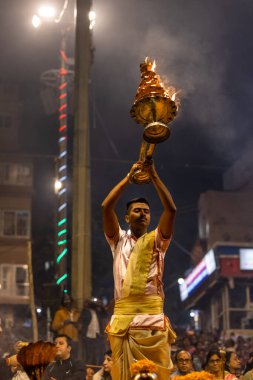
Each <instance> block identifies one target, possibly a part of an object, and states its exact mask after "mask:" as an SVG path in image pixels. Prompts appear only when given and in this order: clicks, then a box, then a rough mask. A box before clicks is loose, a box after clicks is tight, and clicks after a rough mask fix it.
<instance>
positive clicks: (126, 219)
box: [125, 214, 129, 224]
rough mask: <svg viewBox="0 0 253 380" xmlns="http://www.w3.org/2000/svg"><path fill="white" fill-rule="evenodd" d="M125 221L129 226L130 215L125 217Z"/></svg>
mask: <svg viewBox="0 0 253 380" xmlns="http://www.w3.org/2000/svg"><path fill="white" fill-rule="evenodd" d="M125 221H126V222H127V224H128V223H129V215H128V214H126V215H125Z"/></svg>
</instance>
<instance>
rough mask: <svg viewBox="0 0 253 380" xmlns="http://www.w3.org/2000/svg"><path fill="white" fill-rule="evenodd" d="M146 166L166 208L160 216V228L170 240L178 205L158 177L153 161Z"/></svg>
mask: <svg viewBox="0 0 253 380" xmlns="http://www.w3.org/2000/svg"><path fill="white" fill-rule="evenodd" d="M144 165H146V166H147V169H148V172H149V175H150V179H151V181H152V183H153V185H154V187H155V189H156V191H157V194H158V196H159V198H160V200H161V202H162V205H163V208H164V210H163V212H162V215H161V216H160V220H159V223H158V227H159V229H160V231H161V233H162V236H163V237H164V238H165V239H169V238H170V237H171V235H172V232H173V226H174V221H175V216H176V211H177V208H176V205H175V203H174V201H173V199H172V196H171V194H170V192H169V190H168V189H167V187H166V186H165V184H164V183H163V182H162V180H161V179H160V177H159V176H158V174H157V172H156V170H155V167H154V162H153V160H147V161H145V163H144Z"/></svg>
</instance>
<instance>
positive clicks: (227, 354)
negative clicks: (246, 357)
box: [225, 351, 236, 372]
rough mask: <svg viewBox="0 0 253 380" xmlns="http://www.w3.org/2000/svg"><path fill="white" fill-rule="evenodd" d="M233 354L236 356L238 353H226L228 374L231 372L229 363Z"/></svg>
mask: <svg viewBox="0 0 253 380" xmlns="http://www.w3.org/2000/svg"><path fill="white" fill-rule="evenodd" d="M232 354H236V352H235V351H227V352H226V356H225V358H226V361H225V371H227V372H230V368H229V362H230V359H231V356H232Z"/></svg>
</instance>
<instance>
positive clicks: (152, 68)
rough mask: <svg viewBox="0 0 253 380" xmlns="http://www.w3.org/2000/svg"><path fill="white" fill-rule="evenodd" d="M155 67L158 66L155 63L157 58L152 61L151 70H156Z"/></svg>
mask: <svg viewBox="0 0 253 380" xmlns="http://www.w3.org/2000/svg"><path fill="white" fill-rule="evenodd" d="M155 68H156V63H155V60H154V62H153V63H152V67H151V70H152V71H155Z"/></svg>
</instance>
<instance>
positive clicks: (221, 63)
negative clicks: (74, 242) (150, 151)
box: [0, 0, 253, 317]
mask: <svg viewBox="0 0 253 380" xmlns="http://www.w3.org/2000/svg"><path fill="white" fill-rule="evenodd" d="M53 3H55V4H56V5H57V6H58V9H59V10H60V9H61V7H62V6H63V3H64V2H63V1H60V0H57V1H54V2H53ZM38 5H39V4H36V1H31V0H30V1H28V0H22V1H18V0H16V1H14V0H9V1H8V2H4V1H1V3H0V22H1V23H0V25H1V33H0V44H1V51H2V54H1V61H0V68H1V77H2V80H3V81H7V82H8V81H9V82H13V83H17V84H19V85H20V89H21V102H22V103H23V120H22V128H21V133H20V142H21V147H22V151H23V152H25V153H30V154H33V155H36V157H35V158H34V162H35V197H34V216H33V222H34V224H33V236H34V245H35V253H36V256H35V267H36V271H37V272H38V277H37V278H38V281H39V283H41V282H43V281H45V280H46V281H48V280H50V279H51V277H52V275H53V271H52V272H48V273H47V274H45V273H44V270H43V263H44V261H45V259H49V260H52V257H53V250H54V212H53V210H54V201H55V199H54V195H53V178H52V177H53V176H54V162H53V157H54V156H55V155H56V154H57V149H58V148H57V127H58V121H57V114H56V113H55V114H52V115H47V114H46V113H45V110H44V109H43V105H42V102H41V99H40V89H41V84H40V75H41V73H42V72H44V71H45V70H48V69H52V68H58V67H59V56H58V51H59V46H60V38H61V34H60V28H61V27H60V26H59V25H50V24H47V25H43V26H42V28H40V29H38V30H35V29H33V28H32V26H31V17H32V15H33V13H35V12H36V10H37V7H38ZM72 5H73V2H70V3H69V7H71V6H72ZM93 8H94V10H95V11H96V14H97V21H96V25H95V28H94V31H93V45H94V47H95V52H94V57H93V58H94V59H93V65H92V68H91V75H90V132H91V141H90V147H91V181H92V182H91V184H92V188H91V195H92V256H93V293H94V295H98V296H103V295H106V296H107V297H108V298H110V297H111V296H112V288H113V283H112V270H111V264H112V262H111V254H110V250H109V248H108V247H107V244H106V242H105V239H104V236H103V232H102V228H101V216H100V204H101V202H102V200H103V198H104V197H105V196H106V194H107V192H108V191H109V190H110V189H111V187H112V186H113V185H114V184H116V183H117V181H119V180H120V179H121V178H122V177H123V176H124V175H125V174H126V173H127V172H128V171H129V168H130V167H131V164H132V163H133V162H135V161H136V160H137V159H138V153H139V147H140V143H141V137H142V127H141V126H139V125H137V124H136V123H135V122H134V121H133V120H132V119H131V118H130V115H129V111H130V108H131V106H132V104H133V101H134V98H135V93H136V90H137V87H138V84H139V81H140V72H139V64H140V63H141V62H142V61H143V60H144V59H145V57H146V56H148V57H150V58H151V59H155V60H156V63H157V69H156V71H157V72H158V73H159V74H160V76H161V78H162V79H163V81H164V82H165V83H168V84H170V85H173V86H175V87H176V89H178V90H180V92H179V95H178V96H179V98H180V103H181V104H180V108H179V112H178V116H177V118H176V119H175V120H174V121H173V123H171V130H172V133H171V137H170V139H169V140H167V141H166V142H164V143H162V144H160V145H158V146H157V148H156V151H155V154H154V160H155V165H156V168H157V170H158V172H159V174H160V176H161V178H162V179H163V180H164V182H165V183H166V184H167V185H168V187H169V189H170V191H171V193H172V195H173V198H174V200H175V203H176V205H177V208H178V214H177V220H176V226H175V234H174V240H173V242H172V244H171V246H170V248H169V251H168V254H167V257H166V262H165V274H164V283H165V289H166V291H167V293H166V305H167V306H166V307H168V308H169V310H168V312H169V313H170V314H171V315H172V317H173V315H174V312H175V311H177V308H178V307H180V306H179V304H178V302H177V300H178V289H177V287H176V286H174V283H175V280H176V279H177V278H178V277H180V276H184V274H185V271H186V270H187V269H188V268H189V267H190V266H191V265H192V263H191V258H190V251H191V249H192V247H193V245H194V243H195V240H196V238H197V236H198V231H197V215H198V206H197V202H198V198H199V195H200V194H201V193H202V192H205V191H207V190H211V189H212V190H222V174H223V172H224V171H225V170H226V169H227V168H228V167H229V166H231V165H232V164H233V163H234V162H235V161H236V160H237V159H239V158H240V157H241V155H242V153H243V151H244V150H245V149H247V148H249V147H250V144H251V141H252V125H251V124H252V121H251V120H252V113H253V107H252V98H253V92H252V67H253V62H252V55H253V53H252V14H253V3H252V1H251V0H240V1H238V0H222V1H220V0H204V1H203V0H188V1H186V0H177V1H172V0H157V1H151V0H138V1H135V0H129V1H127V2H126V1H123V0H117V1H116V0H114V1H113V0H97V1H94V2H93ZM67 46H68V49H67V53H68V54H69V55H70V56H73V54H74V28H73V29H72V31H70V33H69V37H68V43H67ZM69 123H70V137H71V136H72V132H73V118H72V117H70V120H69ZM71 131H72V132H71ZM69 152H70V158H69V160H70V167H71V162H72V161H71V146H70V150H69ZM239 174H240V173H238V175H239ZM140 194H142V195H145V196H147V197H148V198H149V200H150V202H151V210H152V226H154V225H156V223H157V220H158V218H159V215H160V212H161V207H160V202H159V200H158V199H157V196H156V194H155V192H154V190H153V188H152V186H151V185H145V186H136V185H132V186H131V187H130V188H129V189H128V190H127V192H126V193H125V194H124V196H123V199H122V202H120V204H119V208H118V210H119V213H121V214H122V225H123V226H124V223H123V214H124V204H125V201H126V200H127V199H128V198H129V197H132V196H133V195H140ZM44 276H48V278H46V277H44ZM37 295H38V297H40V295H41V292H40V286H38V289H37ZM175 300H176V301H175Z"/></svg>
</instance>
